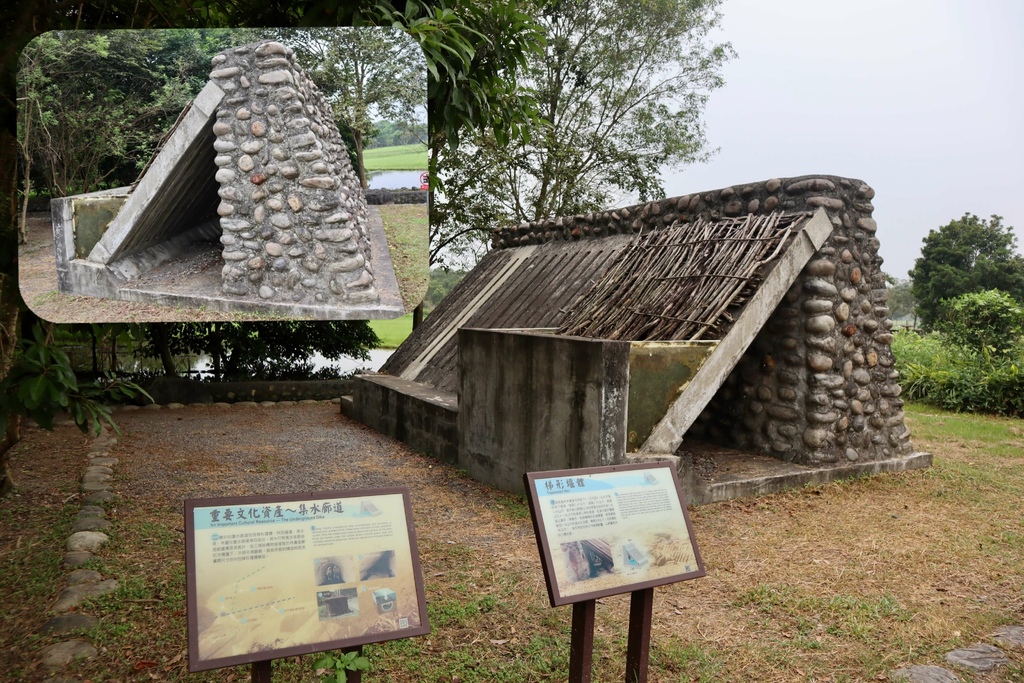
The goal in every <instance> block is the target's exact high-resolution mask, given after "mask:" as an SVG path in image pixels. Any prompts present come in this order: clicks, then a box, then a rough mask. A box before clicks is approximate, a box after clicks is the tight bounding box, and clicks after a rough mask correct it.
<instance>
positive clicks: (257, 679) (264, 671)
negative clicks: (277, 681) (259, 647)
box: [252, 659, 270, 683]
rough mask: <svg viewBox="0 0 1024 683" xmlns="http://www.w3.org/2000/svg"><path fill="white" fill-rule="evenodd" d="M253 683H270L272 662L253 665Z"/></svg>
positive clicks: (266, 661) (267, 660) (266, 660)
mask: <svg viewBox="0 0 1024 683" xmlns="http://www.w3.org/2000/svg"><path fill="white" fill-rule="evenodd" d="M252 683H270V660H269V659H265V660H263V661H262V662H253V663H252Z"/></svg>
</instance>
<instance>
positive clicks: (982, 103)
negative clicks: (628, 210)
mask: <svg viewBox="0 0 1024 683" xmlns="http://www.w3.org/2000/svg"><path fill="white" fill-rule="evenodd" d="M721 9H722V15H723V19H722V29H721V31H720V32H719V33H718V38H717V40H719V41H728V42H731V43H732V46H733V48H734V49H735V50H736V52H737V57H736V58H735V59H734V60H732V61H730V62H729V63H728V64H727V65H726V67H725V69H724V74H723V75H724V77H725V80H726V85H725V87H723V88H721V89H720V90H717V91H715V92H714V94H712V96H711V100H710V102H709V104H708V107H707V110H706V115H705V121H706V124H707V137H708V141H709V143H710V145H711V147H717V148H720V151H719V152H718V154H717V155H716V156H715V157H714V158H712V160H711V161H710V162H708V163H707V164H700V165H695V166H690V167H686V168H684V169H682V170H681V171H677V172H669V173H666V174H665V176H664V178H663V180H664V182H665V190H666V192H667V196H669V197H674V196H679V195H683V194H688V193H690V192H694V191H702V190H712V189H716V188H719V187H725V186H728V185H737V184H741V183H744V182H751V181H758V180H767V179H768V178H772V177H788V176H797V175H805V174H812V173H824V174H831V175H840V176H846V177H850V178H857V179H860V180H864V181H865V182H867V183H868V184H869V185H871V186H872V187H874V188H875V191H876V196H875V198H874V200H873V203H874V205H875V213H874V217H875V219H876V220H877V221H878V233H877V234H878V238H879V240H881V253H882V256H883V257H884V258H885V263H884V265H883V266H882V268H883V270H885V271H886V272H888V273H890V274H891V275H894V276H896V277H899V278H906V277H907V271H908V270H909V269H910V268H912V267H913V264H914V259H916V258H917V257H918V256H919V255H920V251H921V241H922V239H923V238H924V237H925V236H926V235H927V234H928V231H929V230H931V229H936V228H938V227H940V226H942V225H945V224H947V223H949V221H951V220H953V219H955V218H959V217H961V216H962V215H963V214H964V213H965V212H968V211H969V212H971V213H974V214H976V215H978V216H981V217H984V218H987V217H988V216H990V215H991V214H997V215H1000V216H1002V217H1003V219H1004V224H1008V225H1012V226H1015V229H1016V230H1015V232H1016V234H1017V239H1018V249H1019V250H1020V249H1021V248H1022V245H1024V172H1022V170H1021V168H1022V164H1024V2H1020V1H1019V0H974V1H973V2H970V1H968V0H900V1H893V0H859V1H858V2H840V1H839V0H826V1H822V0H816V1H812V0H779V1H776V2H765V1H764V0H725V2H724V3H723V5H722V8H721Z"/></svg>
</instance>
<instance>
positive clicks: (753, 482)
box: [679, 453, 932, 505]
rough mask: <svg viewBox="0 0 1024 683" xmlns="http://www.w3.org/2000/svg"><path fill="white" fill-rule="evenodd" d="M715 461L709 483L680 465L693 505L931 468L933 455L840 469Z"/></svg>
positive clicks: (748, 458) (734, 458) (754, 458)
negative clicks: (717, 472)
mask: <svg viewBox="0 0 1024 683" xmlns="http://www.w3.org/2000/svg"><path fill="white" fill-rule="evenodd" d="M715 461H716V464H717V465H718V471H719V474H716V475H715V476H714V477H712V478H709V479H704V478H702V477H700V476H698V475H697V473H695V472H694V471H693V470H692V469H689V468H688V467H687V466H686V464H685V462H684V463H683V464H682V465H681V467H680V470H679V480H680V485H681V486H682V488H683V492H684V493H685V494H686V498H687V500H688V501H690V503H691V504H692V505H705V504H707V503H718V502H721V501H723V500H733V499H735V498H750V497H753V496H762V495H766V494H769V493H778V492H779V491H784V490H786V489H792V488H797V487H800V486H808V485H810V486H814V485H817V484H824V483H827V482H830V481H836V480H837V479H849V478H852V477H863V476H869V475H872V474H879V473H881V472H903V471H905V470H913V469H920V468H923V467H930V466H931V464H932V454H931V453H912V454H910V455H906V456H902V457H898V458H892V459H890V460H873V461H868V462H859V463H851V464H848V465H840V466H835V465H828V466H804V465H797V464H795V463H791V462H785V461H782V460H778V459H776V458H772V457H769V456H766V455H751V454H746V453H734V454H721V453H720V454H716V455H715Z"/></svg>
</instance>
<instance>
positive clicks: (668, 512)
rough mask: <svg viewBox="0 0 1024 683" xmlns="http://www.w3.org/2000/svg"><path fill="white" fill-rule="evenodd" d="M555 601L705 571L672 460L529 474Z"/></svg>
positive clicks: (691, 576)
mask: <svg viewBox="0 0 1024 683" xmlns="http://www.w3.org/2000/svg"><path fill="white" fill-rule="evenodd" d="M525 481H526V490H527V497H528V499H529V502H530V509H531V512H532V513H533V523H534V528H535V531H536V534H537V543H538V546H539V549H540V554H541V559H542V564H543V566H544V576H545V578H546V579H547V585H548V597H549V598H550V599H551V605H552V606H558V605H566V604H570V603H577V602H583V601H586V600H593V599H595V598H600V597H603V596H606V595H615V594H617V593H629V592H633V591H639V590H642V589H645V588H651V587H653V586H661V585H664V584H669V583H675V582H677V581H684V580H687V579H695V578H699V577H701V576H704V564H703V562H702V561H701V557H700V551H699V550H698V548H697V543H696V541H695V540H694V538H693V527H692V525H691V524H690V518H689V516H688V515H687V513H686V505H685V503H684V502H683V500H682V493H681V490H680V488H679V479H678V476H677V475H676V471H675V468H674V467H673V466H672V465H671V464H670V463H641V464H637V465H616V466H611V467H593V468H586V469H573V470H559V471H552V472H530V473H528V474H527V475H526V477H525Z"/></svg>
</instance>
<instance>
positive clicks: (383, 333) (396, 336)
mask: <svg viewBox="0 0 1024 683" xmlns="http://www.w3.org/2000/svg"><path fill="white" fill-rule="evenodd" d="M370 327H372V328H373V331H374V332H376V333H377V336H378V337H379V338H380V347H379V348H382V349H397V348H398V346H399V344H401V343H402V342H404V341H405V338H406V337H408V336H409V334H410V333H411V332H412V313H406V314H405V315H403V316H402V317H401V318H393V319H392V320H371V321H370Z"/></svg>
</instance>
